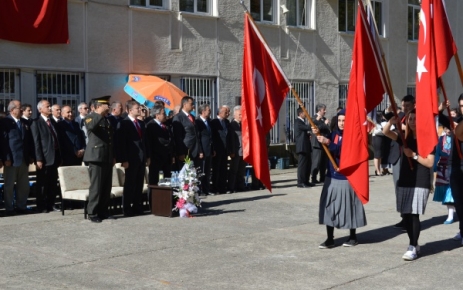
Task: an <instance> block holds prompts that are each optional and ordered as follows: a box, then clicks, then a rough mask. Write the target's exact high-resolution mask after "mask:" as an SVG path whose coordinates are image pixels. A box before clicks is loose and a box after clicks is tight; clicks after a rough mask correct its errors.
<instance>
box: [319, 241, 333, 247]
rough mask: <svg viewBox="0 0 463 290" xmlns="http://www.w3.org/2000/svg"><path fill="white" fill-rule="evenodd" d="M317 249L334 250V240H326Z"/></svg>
mask: <svg viewBox="0 0 463 290" xmlns="http://www.w3.org/2000/svg"><path fill="white" fill-rule="evenodd" d="M318 248H319V249H331V248H334V240H329V239H327V240H326V241H324V242H323V243H322V244H320V246H318Z"/></svg>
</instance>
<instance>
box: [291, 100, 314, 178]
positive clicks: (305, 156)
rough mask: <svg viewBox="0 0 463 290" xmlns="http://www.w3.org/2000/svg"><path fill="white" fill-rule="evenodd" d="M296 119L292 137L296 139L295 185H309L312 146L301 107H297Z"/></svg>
mask: <svg viewBox="0 0 463 290" xmlns="http://www.w3.org/2000/svg"><path fill="white" fill-rule="evenodd" d="M297 116H298V117H297V119H296V120H295V121H294V137H295V140H296V153H297V155H298V162H297V187H311V186H314V184H313V183H309V175H310V168H311V163H312V157H311V153H312V146H311V144H310V137H309V134H310V131H311V127H310V126H309V125H307V124H306V123H305V118H306V116H305V113H304V111H303V110H302V108H298V109H297Z"/></svg>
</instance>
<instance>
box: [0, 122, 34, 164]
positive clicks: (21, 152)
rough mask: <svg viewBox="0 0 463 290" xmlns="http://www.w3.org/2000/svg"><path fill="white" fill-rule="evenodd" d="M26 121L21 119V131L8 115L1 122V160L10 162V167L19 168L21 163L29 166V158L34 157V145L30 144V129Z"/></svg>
mask: <svg viewBox="0 0 463 290" xmlns="http://www.w3.org/2000/svg"><path fill="white" fill-rule="evenodd" d="M25 121H26V122H27V120H23V119H21V130H20V129H19V127H18V125H17V123H16V121H15V120H14V119H13V117H11V115H8V116H7V117H5V118H3V119H2V120H1V126H2V128H3V138H2V141H3V144H2V149H3V152H2V155H3V157H2V159H3V161H6V160H10V161H11V165H12V166H15V167H18V166H21V165H22V163H23V161H24V162H26V163H27V164H29V160H30V158H33V156H34V143H33V142H32V133H31V128H30V126H29V124H28V123H26V122H25Z"/></svg>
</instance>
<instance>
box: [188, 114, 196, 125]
mask: <svg viewBox="0 0 463 290" xmlns="http://www.w3.org/2000/svg"><path fill="white" fill-rule="evenodd" d="M188 119H190V121H191V123H194V122H195V119H193V116H192V115H188Z"/></svg>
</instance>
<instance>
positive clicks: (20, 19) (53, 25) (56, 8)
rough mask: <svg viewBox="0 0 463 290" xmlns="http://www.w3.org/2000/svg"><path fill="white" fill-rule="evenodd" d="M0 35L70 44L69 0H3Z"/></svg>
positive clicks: (46, 42) (2, 36) (38, 41)
mask: <svg viewBox="0 0 463 290" xmlns="http://www.w3.org/2000/svg"><path fill="white" fill-rule="evenodd" d="M0 7H1V9H0V38H1V39H6V40H10V41H16V42H26V43H43V44H52V43H69V32H68V3H67V0H0Z"/></svg>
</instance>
